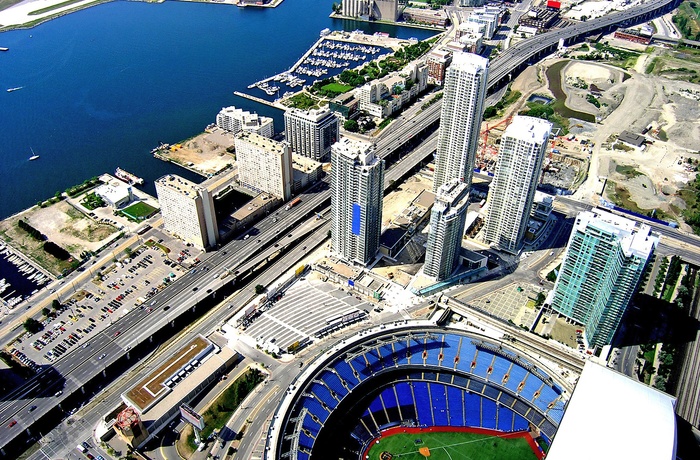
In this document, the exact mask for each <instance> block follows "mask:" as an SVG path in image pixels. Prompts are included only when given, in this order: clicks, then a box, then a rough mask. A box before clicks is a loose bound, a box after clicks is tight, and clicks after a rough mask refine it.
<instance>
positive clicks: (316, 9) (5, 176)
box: [0, 0, 433, 218]
mask: <svg viewBox="0 0 700 460" xmlns="http://www.w3.org/2000/svg"><path fill="white" fill-rule="evenodd" d="M331 5H332V2H331V1H328V2H318V1H315V0H286V1H285V2H283V3H282V5H280V6H279V7H278V8H274V9H268V8H263V9H258V8H236V7H234V6H231V5H220V4H204V3H190V2H165V3H158V4H154V3H141V2H127V1H118V2H112V3H107V4H103V5H98V6H95V7H92V8H89V9H86V10H82V11H79V12H76V13H72V14H69V15H66V16H63V17H61V18H58V19H55V20H52V21H49V22H47V23H44V24H41V25H39V26H37V27H35V28H32V29H26V30H16V31H10V32H4V33H1V34H0V38H1V39H2V40H1V41H2V43H3V46H7V47H9V48H10V51H8V52H6V53H2V55H1V56H0V90H6V89H8V88H15V87H22V89H21V90H18V91H13V92H6V91H0V139H2V143H0V177H2V181H0V218H5V217H7V216H9V215H11V214H14V213H16V212H18V211H20V210H22V209H24V208H26V207H29V206H31V205H33V204H35V203H36V202H37V201H39V200H41V199H46V198H48V197H50V196H53V195H54V193H55V192H56V191H59V190H64V189H66V188H67V187H69V186H71V185H73V184H77V183H80V182H82V181H83V180H85V179H86V178H89V177H91V176H96V175H98V174H101V173H103V172H111V171H114V170H115V168H116V167H117V166H119V167H122V168H124V169H126V170H128V171H130V172H133V173H134V174H136V175H138V176H140V177H143V178H144V179H145V180H146V184H145V186H144V189H145V190H146V191H147V192H149V193H151V194H153V195H155V190H154V188H153V181H154V179H156V178H158V177H160V176H161V175H163V174H165V173H169V172H177V173H179V174H182V175H183V176H186V177H188V174H187V172H186V171H183V170H181V169H180V168H177V167H176V166H174V165H171V164H167V163H163V162H161V161H159V160H156V159H155V158H153V157H152V156H151V155H150V150H151V149H152V148H153V147H155V146H157V145H158V144H159V143H160V142H176V141H178V140H182V139H185V138H188V137H190V136H193V135H195V134H198V133H200V132H201V131H202V130H203V128H204V127H205V126H206V125H207V124H209V123H211V122H213V121H214V119H215V117H216V114H217V112H218V111H219V110H220V109H221V107H225V106H228V105H236V106H238V107H241V108H243V109H245V110H254V111H257V112H258V113H260V114H261V115H266V116H271V117H273V118H274V120H275V126H276V130H278V131H280V130H281V129H282V128H283V121H282V114H281V112H280V111H278V110H276V109H274V108H271V107H268V106H265V105H261V104H258V103H255V102H253V101H249V100H246V99H243V98H240V97H237V96H235V95H234V94H233V92H234V91H236V90H238V91H243V92H246V91H247V86H248V85H250V84H251V83H254V82H256V81H259V80H261V79H263V78H265V77H266V76H272V75H275V74H277V73H279V72H282V71H284V70H285V69H288V68H289V67H290V66H291V65H292V64H293V63H294V61H295V60H296V59H298V57H299V56H301V55H302V54H303V53H304V52H305V51H306V50H307V49H308V47H309V46H311V45H312V44H313V43H314V42H315V41H316V40H317V39H318V34H319V32H320V31H321V30H322V29H324V28H330V29H331V30H341V29H343V30H355V29H361V30H364V31H365V32H366V33H374V32H377V31H381V32H388V33H389V34H390V35H392V36H396V37H400V38H409V37H417V38H419V39H424V38H427V37H429V36H431V35H433V32H431V31H427V30H421V29H414V28H408V27H396V26H390V25H385V24H374V23H365V22H357V21H348V20H337V19H331V18H329V17H328V15H329V13H330V10H331ZM32 150H33V151H34V152H36V154H38V155H40V158H39V159H38V160H36V161H31V162H30V161H29V157H30V156H31V155H32Z"/></svg>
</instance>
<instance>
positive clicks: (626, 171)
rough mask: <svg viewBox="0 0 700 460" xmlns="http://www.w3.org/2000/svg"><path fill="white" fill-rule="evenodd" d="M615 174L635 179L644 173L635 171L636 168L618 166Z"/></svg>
mask: <svg viewBox="0 0 700 460" xmlns="http://www.w3.org/2000/svg"><path fill="white" fill-rule="evenodd" d="M615 172H616V173H618V174H622V175H623V176H625V177H626V178H627V179H633V178H635V177H637V176H641V175H642V173H640V172H639V171H637V170H636V169H634V166H629V165H616V166H615Z"/></svg>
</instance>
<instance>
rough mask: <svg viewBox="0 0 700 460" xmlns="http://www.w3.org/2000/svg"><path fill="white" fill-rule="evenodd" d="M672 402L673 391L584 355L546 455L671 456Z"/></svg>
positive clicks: (555, 459)
mask: <svg viewBox="0 0 700 460" xmlns="http://www.w3.org/2000/svg"><path fill="white" fill-rule="evenodd" d="M674 405H675V398H674V397H672V396H670V395H667V394H665V393H662V392H661V391H659V390H656V389H654V388H651V387H649V386H647V385H645V384H643V383H641V382H638V381H635V380H632V379H631V378H629V377H628V376H626V375H623V374H620V373H618V372H616V371H614V370H612V369H608V368H606V367H604V366H601V365H600V364H596V363H594V362H593V361H590V360H589V361H587V362H586V365H585V366H584V368H583V372H582V373H581V376H580V377H579V380H578V383H577V384H576V388H575V389H574V392H573V394H572V395H571V399H570V400H569V403H568V405H567V407H566V413H565V414H564V417H563V418H562V421H561V424H560V425H559V429H558V430H557V434H556V437H555V438H554V442H553V443H552V446H551V447H550V449H549V452H548V453H547V460H563V459H566V460H579V459H588V458H591V457H596V456H600V457H601V458H634V459H638V460H646V459H648V460H652V459H653V460H662V459H663V460H672V459H675V458H676V457H675V453H676V418H675V414H674ZM591 427H595V430H594V432H593V431H591ZM652 433H653V440H651V439H650V438H649V436H650V435H651V434H652ZM594 440H595V441H594Z"/></svg>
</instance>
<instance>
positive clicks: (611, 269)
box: [551, 209, 659, 347]
mask: <svg viewBox="0 0 700 460" xmlns="http://www.w3.org/2000/svg"><path fill="white" fill-rule="evenodd" d="M658 242H659V240H658V238H657V237H655V236H653V235H652V234H651V228H650V227H649V226H648V225H646V224H637V223H636V222H635V221H633V220H630V219H627V218H624V217H620V216H617V215H615V214H611V213H609V212H607V211H602V210H599V209H594V210H593V211H585V212H581V213H579V214H578V216H576V223H575V225H574V228H573V231H572V233H571V237H570V238H569V244H568V246H567V248H566V255H565V257H564V262H563V263H562V266H561V271H560V272H559V276H558V277H557V281H556V283H555V285H554V294H553V296H552V303H551V306H552V308H553V309H554V310H555V311H556V312H558V313H560V314H562V315H564V316H566V317H568V318H571V319H573V320H574V321H577V322H579V323H581V324H583V325H584V326H585V336H586V339H587V340H588V343H589V345H591V346H595V347H602V346H604V345H608V344H610V343H611V342H612V339H613V336H614V335H615V332H616V331H617V328H618V326H619V325H620V320H621V319H622V316H623V315H624V313H625V311H626V309H627V306H628V305H629V302H630V300H631V298H632V295H634V293H635V291H636V289H637V285H638V284H639V280H640V279H641V277H642V274H643V272H644V268H645V267H646V264H647V261H648V260H649V259H650V258H651V256H652V254H653V252H654V249H655V248H656V245H657V244H658Z"/></svg>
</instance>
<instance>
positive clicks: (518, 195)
mask: <svg viewBox="0 0 700 460" xmlns="http://www.w3.org/2000/svg"><path fill="white" fill-rule="evenodd" d="M551 131H552V124H551V123H550V122H548V121H546V120H542V119H540V118H534V117H522V116H516V117H515V118H513V122H512V123H511V124H510V125H509V126H508V127H507V128H506V130H505V133H504V134H503V137H501V145H500V147H499V149H498V163H497V164H496V172H495V174H494V177H493V182H491V186H490V187H489V198H488V201H489V207H488V213H487V217H486V226H485V229H484V235H485V239H486V242H488V243H491V244H493V245H494V246H496V247H497V248H499V249H501V250H503V251H506V252H509V253H511V254H515V253H517V252H518V250H519V249H520V245H521V243H522V240H523V236H524V235H525V230H527V223H528V220H529V218H530V211H531V210H532V202H533V199H534V197H535V191H536V189H537V182H538V181H539V178H540V174H541V172H542V161H543V160H544V154H545V151H546V150H547V141H548V140H549V134H550V133H551Z"/></svg>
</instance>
